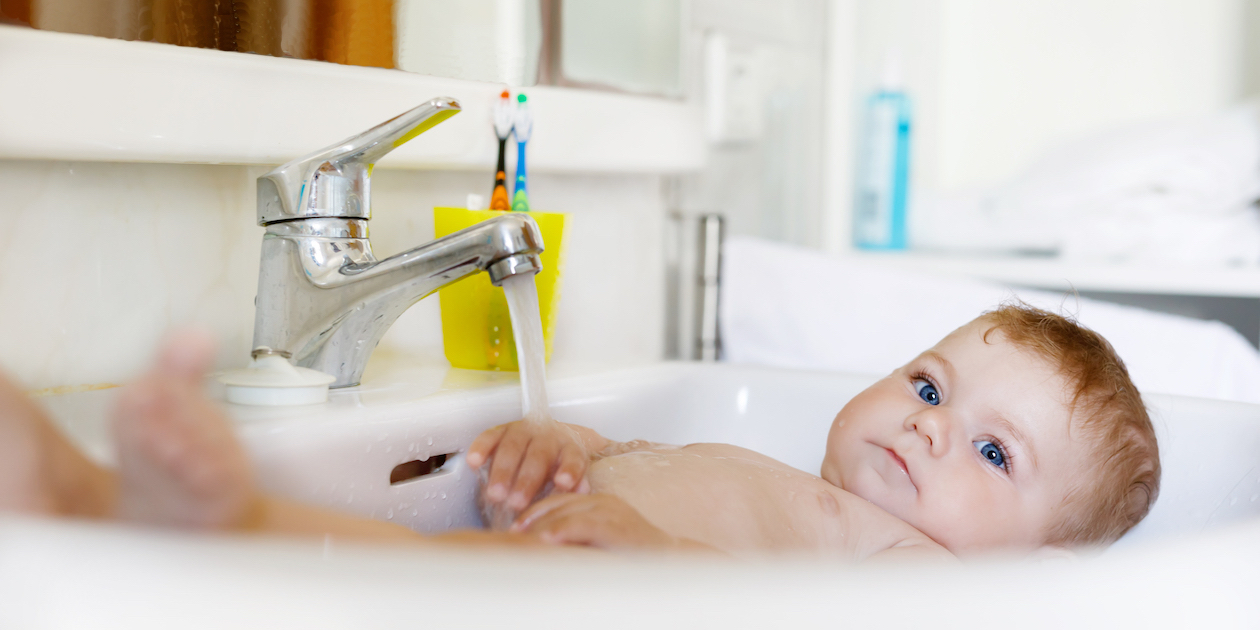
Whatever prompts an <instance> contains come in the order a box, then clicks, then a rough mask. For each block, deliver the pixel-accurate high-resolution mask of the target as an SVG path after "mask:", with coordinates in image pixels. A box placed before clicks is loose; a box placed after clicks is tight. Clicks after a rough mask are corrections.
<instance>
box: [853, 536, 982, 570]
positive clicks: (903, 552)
mask: <svg viewBox="0 0 1260 630" xmlns="http://www.w3.org/2000/svg"><path fill="white" fill-rule="evenodd" d="M940 560H950V561H957V560H958V558H957V557H956V556H955V555H954V554H952V553H950V552H949V550H947V549H945V548H944V547H942V546H941V545H940V544H938V543H937V542H936V541H934V540H932V539H931V538H928V537H927V536H923V537H922V538H907V539H905V540H903V541H901V542H899V543H897V544H895V545H893V546H891V547H889V548H887V549H884V550H883V551H879V552H876V553H873V554H871V555H870V556H868V557H867V558H866V559H865V560H863V562H865V563H878V564H884V563H888V562H923V561H940Z"/></svg>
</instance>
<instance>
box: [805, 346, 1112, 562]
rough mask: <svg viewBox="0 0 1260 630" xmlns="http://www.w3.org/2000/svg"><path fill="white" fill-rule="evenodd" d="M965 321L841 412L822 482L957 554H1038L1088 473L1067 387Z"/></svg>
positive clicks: (1028, 356)
mask: <svg viewBox="0 0 1260 630" xmlns="http://www.w3.org/2000/svg"><path fill="white" fill-rule="evenodd" d="M990 327H991V325H990V324H988V323H984V322H972V323H970V324H968V325H966V326H964V327H962V328H960V329H958V330H956V331H954V332H953V333H951V334H950V335H949V336H948V337H946V338H945V339H943V340H941V342H940V343H938V344H936V346H934V347H933V348H932V349H930V350H928V351H927V352H924V353H923V354H921V355H919V357H918V358H916V359H915V360H913V361H911V362H910V363H909V364H907V365H905V366H904V367H901V368H899V369H898V370H896V371H895V372H893V373H892V374H891V375H889V376H888V377H886V378H884V379H883V380H881V381H879V382H878V383H876V384H874V385H872V386H871V387H869V388H867V389H866V390H865V391H863V392H862V393H860V394H858V395H857V396H856V397H854V398H853V400H851V401H849V404H847V405H845V407H844V409H841V410H840V413H839V414H837V415H836V419H835V423H834V424H833V425H832V427H831V435H830V436H829V437H828V439H827V457H826V459H825V460H824V462H823V468H822V476H823V478H824V479H826V480H827V481H829V482H831V483H832V484H835V485H836V486H839V487H841V488H843V489H845V490H847V491H849V492H852V493H853V494H856V495H858V496H860V497H862V498H864V499H866V500H867V501H870V502H871V503H874V504H875V505H878V506H879V507H881V508H883V509H884V510H886V511H888V512H890V513H891V514H893V515H894V516H896V517H898V518H900V519H902V520H904V521H906V522H907V523H909V524H911V525H913V526H914V527H915V528H917V529H919V530H920V531H922V532H923V533H925V534H927V535H928V536H930V537H931V538H932V539H933V540H935V541H937V542H938V543H940V544H942V545H944V546H945V547H946V548H947V549H949V550H950V551H952V552H954V553H965V552H968V551H985V550H995V549H1001V548H1008V549H1029V550H1031V549H1034V548H1037V547H1039V546H1041V545H1042V543H1043V538H1044V536H1045V531H1046V529H1047V527H1048V526H1049V525H1050V524H1051V523H1053V522H1056V521H1057V519H1058V517H1060V516H1061V515H1060V513H1059V511H1060V510H1062V509H1063V501H1064V498H1065V497H1066V496H1067V494H1068V491H1069V490H1070V489H1071V488H1072V487H1073V485H1074V484H1076V483H1078V482H1079V481H1081V479H1082V477H1083V473H1082V472H1081V471H1084V470H1086V464H1087V457H1088V448H1087V446H1086V445H1085V444H1084V443H1083V442H1081V441H1080V440H1078V439H1076V438H1074V437H1073V436H1072V435H1071V434H1070V432H1069V426H1070V421H1071V413H1070V409H1069V407H1068V405H1067V400H1068V395H1067V394H1068V383H1067V380H1066V379H1064V378H1063V377H1062V376H1060V375H1059V374H1058V373H1057V372H1056V371H1055V370H1054V368H1052V367H1051V366H1050V364H1049V363H1047V362H1046V361H1045V360H1043V359H1041V358H1040V357H1038V356H1036V355H1035V354H1033V353H1031V352H1030V351H1027V350H1024V349H1022V348H1019V347H1018V346H1016V345H1014V344H1012V343H1010V342H1009V341H1007V340H1006V337H1005V335H1004V334H1003V333H1002V332H1001V331H1000V330H994V331H993V332H992V333H990V334H989V339H988V342H985V341H984V339H983V338H982V337H983V335H984V332H985V331H986V330H988V329H989V328H990Z"/></svg>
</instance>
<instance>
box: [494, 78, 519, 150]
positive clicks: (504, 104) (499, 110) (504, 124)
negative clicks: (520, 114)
mask: <svg viewBox="0 0 1260 630" xmlns="http://www.w3.org/2000/svg"><path fill="white" fill-rule="evenodd" d="M511 97H512V95H511V93H509V92H508V91H507V90H503V92H502V93H501V94H499V100H497V101H495V102H494V133H495V135H496V136H498V137H499V139H500V140H503V139H506V138H507V137H508V136H509V135H511V133H512V122H513V120H514V119H515V116H516V112H515V111H514V110H515V109H516V108H514V107H512V98H511Z"/></svg>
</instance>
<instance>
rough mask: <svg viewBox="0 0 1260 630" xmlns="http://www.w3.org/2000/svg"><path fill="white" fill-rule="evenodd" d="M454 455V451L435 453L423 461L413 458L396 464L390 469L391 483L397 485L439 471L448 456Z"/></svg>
mask: <svg viewBox="0 0 1260 630" xmlns="http://www.w3.org/2000/svg"><path fill="white" fill-rule="evenodd" d="M454 455H455V454H454V453H448V454H445V455H434V456H433V457H430V458H429V459H426V460H423V461H421V460H418V459H413V460H411V461H409V462H406V463H403V464H399V465H397V466H394V469H393V470H391V471H389V485H391V486H396V485H398V484H400V483H404V482H407V481H411V480H412V479H417V478H420V477H423V476H425V475H431V474H433V473H435V472H438V471H439V470H441V469H442V464H445V463H446V458H447V457H453V456H454Z"/></svg>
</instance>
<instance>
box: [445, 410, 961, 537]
mask: <svg viewBox="0 0 1260 630" xmlns="http://www.w3.org/2000/svg"><path fill="white" fill-rule="evenodd" d="M550 424H552V425H553V426H552V427H551V429H552V430H553V431H554V433H552V434H551V435H550V436H547V435H546V430H547V425H546V424H544V425H542V426H539V423H529V422H527V421H520V422H517V423H512V424H510V425H505V427H499V428H496V429H493V430H491V431H488V432H487V433H486V434H483V437H489V438H493V437H500V436H508V437H510V436H511V435H512V433H513V432H516V431H518V430H519V431H521V432H522V433H526V432H528V434H529V439H528V440H523V439H518V440H515V441H513V442H512V443H508V442H507V440H506V439H502V440H501V442H499V443H498V444H496V443H495V441H494V440H493V439H485V440H482V438H478V441H476V442H474V443H473V446H472V447H471V448H470V454H469V460H470V462H477V461H483V462H484V461H487V460H488V459H489V457H488V455H487V454H486V453H485V450H486V449H487V445H489V449H491V452H492V453H493V454H494V460H495V461H492V462H491V466H493V467H495V468H497V467H498V466H499V462H500V461H504V462H508V463H511V462H523V461H529V460H530V459H533V460H534V465H533V466H531V470H535V471H537V470H541V472H539V473H537V475H536V476H531V477H529V478H527V479H526V481H527V483H526V484H525V485H523V486H522V485H521V484H520V483H519V481H520V479H519V478H520V475H518V476H517V479H516V480H515V481H516V482H518V483H515V484H514V485H513V486H512V494H516V493H529V492H531V490H533V491H535V492H536V491H537V490H538V489H539V488H540V487H541V483H539V484H538V485H537V486H534V485H531V484H533V483H538V480H539V479H543V480H545V478H546V475H547V474H548V472H551V473H552V474H560V473H561V472H568V473H570V474H573V472H574V471H572V470H571V469H566V468H565V464H566V463H567V462H566V461H565V459H564V458H563V457H562V456H561V455H560V454H561V453H566V452H570V451H571V450H572V446H573V444H572V443H571V442H570V440H580V441H581V444H580V445H579V446H580V448H581V449H582V450H584V451H587V452H592V453H595V454H594V455H593V456H592V457H591V458H590V460H591V461H592V463H591V464H590V465H589V468H588V469H586V470H585V471H583V470H582V469H581V468H580V467H579V468H578V470H577V471H576V473H577V475H574V476H575V477H576V478H579V479H582V480H583V481H584V482H586V484H585V485H587V486H589V492H590V493H591V494H590V495H589V496H581V495H577V494H568V495H564V494H561V495H554V496H551V497H548V498H544V499H542V500H540V501H538V502H537V503H535V504H534V505H533V506H532V507H530V508H529V509H528V510H526V511H524V512H523V513H522V514H521V515H520V517H519V518H518V519H517V521H516V523H515V524H514V525H513V527H512V530H513V531H523V532H530V533H533V534H535V535H538V536H539V537H540V538H541V539H542V540H544V541H547V542H552V543H556V544H579V545H587V546H594V547H600V548H604V549H608V550H613V551H620V550H625V549H632V548H633V549H644V548H649V549H656V550H659V551H688V552H690V551H697V550H708V551H711V552H713V551H716V552H721V553H724V554H728V555H733V556H751V555H757V554H765V553H783V552H786V553H800V554H810V555H811V556H814V557H817V556H818V555H820V554H821V555H823V556H826V557H832V558H835V559H838V560H842V561H849V562H861V561H864V560H868V559H872V558H877V557H879V558H882V557H885V556H890V555H898V556H901V557H916V558H924V559H928V558H951V557H952V556H951V555H950V554H949V552H948V551H946V550H945V549H944V548H943V547H941V546H940V545H938V544H936V543H935V542H933V541H932V540H931V539H930V538H928V537H927V536H926V535H924V534H923V533H922V532H920V531H918V530H916V529H915V528H913V527H911V526H910V525H908V524H907V523H905V522H904V521H902V520H900V519H898V518H896V517H894V516H892V515H891V514H888V513H887V512H885V511H884V510H882V509H880V508H878V507H876V506H875V505H873V504H871V503H870V502H868V501H866V500H865V499H862V498H860V497H858V496H856V495H853V494H850V493H848V492H845V491H844V490H842V489H840V488H837V487H836V486H833V485H831V484H830V483H827V482H826V481H824V480H823V479H822V478H820V477H818V476H816V475H811V474H808V473H805V472H802V471H800V470H796V469H794V468H792V467H790V466H788V465H786V464H783V463H781V462H779V461H776V460H774V459H771V458H769V457H766V456H765V455H761V454H760V453H756V452H754V451H750V450H747V449H744V448H740V447H737V446H731V445H728V444H691V445H688V446H683V447H677V446H667V445H661V444H653V443H650V442H642V441H638V442H629V443H618V442H611V441H609V440H606V439H604V438H602V437H601V436H599V435H598V434H596V433H595V432H594V431H591V430H590V429H586V428H584V427H577V426H571V425H560V426H561V427H562V428H563V429H564V430H563V431H559V430H556V427H555V426H554V425H559V423H550ZM522 443H524V444H525V446H520V445H521V444H522ZM505 444H507V445H509V446H511V447H512V448H513V449H520V450H521V451H523V452H508V453H507V454H506V455H507V457H503V454H502V453H501V452H500V451H499V450H493V449H494V447H495V446H497V447H498V449H503V448H504V445H505ZM501 457H502V458H503V459H502V460H500V458H501ZM547 462H551V466H550V468H549V467H548V466H546V465H545V464H546V463H547ZM518 465H519V464H518ZM583 472H584V473H585V474H584V476H578V475H581V474H582V473H583ZM506 476H507V475H505V477H506ZM490 478H491V479H492V480H493V479H494V475H493V473H492V474H491V476H490ZM491 483H493V481H492V482H491ZM495 496H499V497H502V496H504V494H503V493H498V494H496V495H495ZM483 500H485V501H490V500H491V497H490V495H489V493H486V494H485V495H484V496H483ZM880 554H882V555H880Z"/></svg>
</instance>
